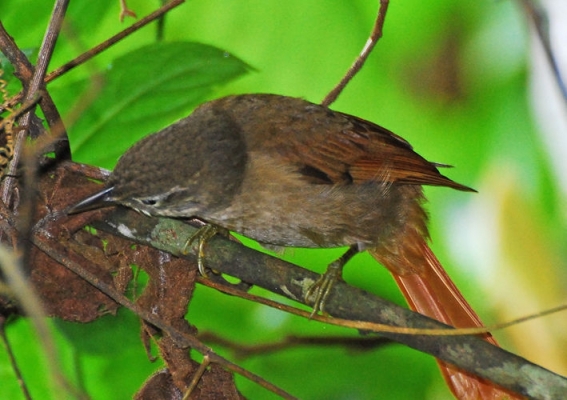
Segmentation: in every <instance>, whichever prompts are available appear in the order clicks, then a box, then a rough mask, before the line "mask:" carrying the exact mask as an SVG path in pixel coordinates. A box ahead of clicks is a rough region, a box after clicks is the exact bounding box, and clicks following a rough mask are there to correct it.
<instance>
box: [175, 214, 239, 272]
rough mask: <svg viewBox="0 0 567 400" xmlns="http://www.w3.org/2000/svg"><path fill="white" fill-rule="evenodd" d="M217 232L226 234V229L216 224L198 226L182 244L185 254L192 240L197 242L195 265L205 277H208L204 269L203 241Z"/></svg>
mask: <svg viewBox="0 0 567 400" xmlns="http://www.w3.org/2000/svg"><path fill="white" fill-rule="evenodd" d="M217 233H221V234H223V235H227V236H228V231H227V230H226V229H224V228H221V227H220V226H217V225H212V224H207V225H205V226H202V227H201V228H199V230H198V231H197V232H195V233H194V234H193V235H192V236H191V237H190V238H189V240H187V242H186V243H185V246H183V250H182V253H183V254H187V248H188V247H189V246H191V245H192V244H193V243H194V242H197V267H199V272H200V273H201V275H202V276H204V277H205V278H208V274H207V271H206V270H205V262H204V260H205V243H206V242H207V241H208V240H209V239H210V238H212V237H213V236H215V235H216V234H217Z"/></svg>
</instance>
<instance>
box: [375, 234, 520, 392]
mask: <svg viewBox="0 0 567 400" xmlns="http://www.w3.org/2000/svg"><path fill="white" fill-rule="evenodd" d="M414 239H416V238H414ZM413 243H414V245H413V246H412V247H413V250H414V251H413V253H414V254H415V253H417V252H419V253H420V254H421V257H420V258H421V260H416V259H415V257H413V259H412V260H411V262H412V264H414V265H408V266H405V267H404V266H400V265H399V264H398V265H388V264H389V263H390V262H391V258H389V257H383V256H381V255H380V254H378V251H372V250H370V251H369V252H370V254H371V255H372V256H373V257H374V258H376V259H377V260H378V261H379V262H380V263H381V264H383V265H385V266H386V267H387V268H388V269H389V270H390V271H391V272H392V275H393V276H394V279H395V280H396V283H397V284H398V286H399V287H400V290H401V291H402V293H403V295H404V297H405V298H406V300H407V302H408V304H409V306H410V308H411V309H412V310H414V311H417V312H419V313H421V314H424V315H426V316H428V317H431V318H435V319H436V320H438V321H441V322H443V323H445V324H448V325H452V326H454V327H456V328H472V327H482V326H483V324H482V322H481V320H480V318H479V317H478V315H477V314H476V313H475V312H474V311H473V309H472V308H471V306H470V305H469V304H468V303H467V301H466V300H465V299H464V297H463V295H462V294H461V292H460V291H459V290H458V289H457V287H456V286H455V284H454V283H453V282H452V281H451V279H450V278H449V276H448V275H447V273H446V272H445V270H444V269H443V267H442V266H441V263H440V262H439V260H437V257H435V255H434V254H433V252H432V251H431V249H430V248H429V246H428V245H427V243H426V242H425V240H424V239H422V238H421V237H420V238H419V239H417V240H415V241H413ZM403 259H404V260H406V261H408V262H409V261H410V260H408V259H407V258H403ZM399 260H400V259H398V261H399ZM416 262H419V264H421V265H418V266H416V265H415V263H416ZM484 339H485V340H486V341H487V342H490V343H492V344H494V345H498V343H497V342H496V340H495V339H494V338H493V337H492V335H490V334H488V333H487V334H486V335H485V336H484ZM437 362H438V364H439V368H440V369H441V373H442V375H443V377H444V379H445V381H446V382H447V385H448V387H449V389H450V390H451V391H452V392H453V394H454V395H455V396H456V397H457V398H458V399H461V400H462V399H466V400H469V399H470V400H473V399H475V400H476V399H490V400H496V399H518V398H520V397H518V396H517V395H515V394H513V393H511V392H508V391H506V390H504V389H500V388H498V387H496V386H494V385H493V384H492V383H491V382H489V381H487V380H485V379H482V378H478V377H476V376H474V375H471V374H469V373H468V372H466V371H463V370H461V369H459V368H457V367H454V366H452V365H449V364H446V363H445V362H443V361H441V360H437Z"/></svg>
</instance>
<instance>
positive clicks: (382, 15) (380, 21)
mask: <svg viewBox="0 0 567 400" xmlns="http://www.w3.org/2000/svg"><path fill="white" fill-rule="evenodd" d="M388 3H389V0H380V8H379V9H378V15H377V16H376V21H375V22H374V27H373V28H372V32H371V33H370V37H369V38H368V40H367V41H366V44H365V45H364V48H363V49H362V51H361V52H360V54H359V55H358V57H357V58H356V60H355V61H354V63H353V64H352V65H351V66H350V68H349V69H348V71H347V72H346V74H345V75H344V76H343V78H342V79H341V81H340V82H339V83H338V84H337V86H335V87H334V88H333V90H331V91H330V92H329V94H328V95H327V96H325V98H324V99H323V101H322V102H321V105H323V106H325V107H329V106H330V105H331V104H332V103H334V102H335V100H336V99H337V97H339V95H340V94H341V92H342V91H343V89H344V88H345V87H346V85H347V84H348V83H349V82H350V80H351V79H352V78H354V76H355V75H356V74H357V73H358V71H360V69H361V68H362V66H363V65H364V63H365V62H366V60H367V59H368V56H369V55H370V53H371V52H372V49H374V46H375V45H376V43H377V42H378V40H379V39H380V38H381V37H382V28H383V27H384V20H385V19H386V11H387V10H388Z"/></svg>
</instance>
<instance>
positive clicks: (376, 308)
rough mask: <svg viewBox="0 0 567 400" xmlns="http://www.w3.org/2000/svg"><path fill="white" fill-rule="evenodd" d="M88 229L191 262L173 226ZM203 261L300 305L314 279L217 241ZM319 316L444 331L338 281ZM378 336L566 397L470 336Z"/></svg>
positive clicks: (141, 220) (160, 222) (540, 394)
mask: <svg viewBox="0 0 567 400" xmlns="http://www.w3.org/2000/svg"><path fill="white" fill-rule="evenodd" d="M93 226H94V227H95V228H97V229H101V230H105V231H108V232H110V233H113V234H116V235H119V236H122V237H125V238H127V239H130V240H133V241H135V242H138V243H142V244H146V245H149V246H152V247H154V248H157V249H160V250H163V251H166V252H169V253H171V254H173V255H175V256H177V257H183V258H188V259H191V260H193V261H195V255H194V254H187V255H184V254H182V252H181V250H180V249H183V248H184V247H185V243H186V242H187V240H188V238H189V237H191V236H192V235H193V234H194V233H195V232H196V230H197V228H195V227H192V226H190V225H188V224H186V223H183V222H181V221H179V220H173V219H166V218H149V217H146V216H143V215H141V214H138V213H136V212H134V211H131V210H126V209H123V208H118V209H116V210H115V211H113V212H112V213H110V214H108V215H107V216H106V218H105V219H104V221H97V222H96V223H93ZM206 254H207V256H206V264H207V266H208V267H209V268H211V269H213V270H215V271H219V272H221V273H226V274H228V275H231V276H234V277H236V278H239V279H241V280H243V281H244V282H247V283H250V284H253V285H256V286H260V287H263V288H265V289H267V290H270V291H272V292H274V293H277V294H280V295H282V296H285V297H288V298H290V299H293V300H296V301H300V302H302V301H303V300H302V299H303V295H304V293H305V291H306V289H307V288H308V287H309V286H310V285H311V284H312V283H313V282H314V281H315V280H316V279H317V277H318V275H317V274H315V273H314V272H311V271H308V270H305V269H303V268H300V267H297V266H295V265H293V264H289V263H286V262H284V261H282V260H280V259H277V258H275V257H271V256H269V255H265V254H262V253H259V252H257V251H254V250H252V249H249V248H247V247H245V246H243V245H240V244H238V243H235V242H232V241H230V240H227V239H225V238H222V237H219V236H216V237H214V238H212V239H211V240H210V241H208V242H207V247H206ZM325 309H326V311H327V312H329V313H330V314H331V315H333V316H335V317H338V318H344V319H351V320H365V321H371V322H375V323H380V324H387V325H393V326H401V327H411V328H422V329H432V328H433V329H435V328H437V329H439V328H441V329H452V328H451V327H449V326H447V325H444V324H442V323H440V322H437V321H435V320H433V319H430V318H428V317H425V316H423V315H421V314H418V313H414V312H412V311H410V310H408V309H405V308H402V307H400V306H398V305H396V304H393V303H390V302H388V301H386V300H383V299H381V298H379V297H377V296H374V295H372V294H370V293H367V292H365V291H363V290H360V289H358V288H355V287H351V286H349V285H347V284H346V283H343V282H339V283H337V284H336V285H335V286H334V287H333V290H332V292H331V294H330V295H329V298H328V300H327V303H326V304H325ZM380 334H381V335H382V336H384V337H386V338H389V339H392V340H394V341H396V342H399V343H402V344H405V345H407V346H409V347H411V348H413V349H416V350H419V351H422V352H425V353H428V354H430V355H432V356H434V357H437V358H439V359H441V360H443V361H445V362H448V363H450V364H453V365H455V366H457V367H459V368H462V369H464V370H466V371H468V372H470V373H472V374H474V375H477V376H480V377H482V378H485V379H488V380H490V381H492V382H494V383H495V384H497V385H499V386H502V387H504V388H506V389H509V390H512V391H514V392H517V393H519V394H521V395H525V396H528V397H530V398H534V399H564V398H567V379H566V378H564V377H562V376H560V375H557V374H555V373H553V372H551V371H549V370H547V369H544V368H542V367H540V366H538V365H535V364H533V363H531V362H529V361H527V360H525V359H524V358H522V357H519V356H517V355H514V354H512V353H509V352H507V351H505V350H503V349H501V348H499V347H496V346H493V345H491V344H489V343H487V342H485V341H484V340H481V339H480V338H478V337H474V336H428V335H404V334H398V333H391V332H381V333H380Z"/></svg>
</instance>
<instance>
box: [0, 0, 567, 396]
mask: <svg viewBox="0 0 567 400" xmlns="http://www.w3.org/2000/svg"><path fill="white" fill-rule="evenodd" d="M2 3H3V5H2V11H1V13H0V18H1V20H2V23H3V24H4V26H5V27H6V29H7V30H8V32H9V33H10V34H11V35H12V36H13V37H14V39H15V40H16V42H17V43H18V45H19V46H20V47H22V48H25V49H30V50H31V51H32V53H33V50H34V49H35V53H34V54H37V47H38V46H39V44H40V43H41V38H42V36H43V31H44V29H45V26H46V23H47V20H48V17H49V14H50V11H51V8H52V4H51V2H46V1H40V0H3V1H2ZM128 5H129V7H130V8H131V9H132V10H134V11H135V12H136V13H137V14H138V16H139V17H142V16H144V15H146V14H148V13H149V12H151V11H153V10H154V9H155V8H157V7H158V2H157V1H142V0H137V1H133V0H130V1H129V2H128ZM376 10H377V2H376V1H370V0H311V1H305V0H288V1H277V0H192V1H188V2H187V3H185V4H184V5H182V6H181V7H178V8H177V9H175V10H174V11H173V12H171V13H170V14H168V15H167V17H166V20H165V31H164V41H165V42H187V41H191V42H199V43H203V44H208V45H212V46H215V47H217V48H219V49H221V50H222V51H220V52H219V53H216V52H214V51H213V52H212V53H208V50H207V51H204V52H203V51H201V50H198V51H196V52H191V51H190V50H187V52H185V50H183V54H180V53H182V51H180V50H179V49H180V48H181V47H176V46H173V47H167V46H165V47H155V46H150V47H143V46H146V45H152V44H154V43H155V41H156V28H155V24H154V25H151V26H149V27H146V28H145V29H143V30H142V31H140V32H138V33H135V34H134V35H132V36H131V37H129V38H127V39H126V40H124V41H122V42H120V43H119V44H118V45H116V46H114V47H112V48H111V49H110V50H108V51H106V52H105V53H104V54H102V55H100V56H98V57H97V58H95V59H94V60H93V61H91V62H89V63H88V64H87V65H86V66H81V67H79V68H77V69H76V70H73V71H72V72H70V73H68V74H66V75H65V76H63V77H61V78H60V79H58V80H57V81H55V82H54V83H52V84H50V90H51V92H52V94H53V96H54V98H55V100H56V104H57V105H58V106H59V107H60V111H61V112H62V114H63V115H64V116H65V117H66V118H67V122H68V130H69V136H70V140H71V146H72V149H73V154H74V159H75V160H76V161H79V162H84V163H90V164H96V165H100V166H103V167H106V168H112V167H113V165H114V163H115V162H116V160H117V158H118V157H119V155H120V154H121V153H123V152H124V151H125V150H126V149H127V148H128V147H129V146H130V145H131V144H133V143H134V142H135V141H136V140H138V139H139V138H140V137H142V136H144V135H146V134H148V133H151V132H153V131H156V130H157V129H159V128H161V127H164V126H166V125H168V124H170V123H171V122H173V121H175V120H176V119H178V118H180V117H182V116H185V115H187V114H188V113H189V112H190V110H191V109H192V108H193V107H194V106H195V105H196V104H198V103H200V102H202V101H204V100H206V99H212V98H216V97H220V96H223V95H227V94H236V93H251V92H268V93H277V94H282V95H289V96H299V97H304V98H306V99H307V100H310V101H313V102H320V101H321V100H322V99H323V97H324V96H325V95H326V94H327V92H328V91H329V90H330V89H331V88H332V87H333V86H334V85H335V84H336V83H337V82H338V80H339V79H340V77H341V76H342V74H343V73H344V72H345V71H346V69H347V68H348V66H350V64H351V63H352V61H353V60H354V58H355V56H356V55H357V54H358V53H359V51H360V50H361V48H362V46H363V44H364V43H365V41H366V38H367V36H368V34H369V32H370V29H371V26H372V24H373V20H374V18H375V14H376ZM118 14H119V2H118V1H107V2H92V1H87V0H72V1H71V3H70V6H69V11H68V26H67V28H66V29H65V34H64V35H63V36H62V37H61V38H60V40H59V42H58V44H57V47H56V50H55V55H54V58H53V61H52V63H51V65H50V70H51V69H54V68H55V67H58V66H59V65H61V64H63V63H64V62H66V61H68V60H70V59H71V58H74V57H75V56H76V55H78V54H80V53H81V52H83V51H85V50H87V49H89V48H90V47H92V46H94V45H96V44H98V43H99V42H102V41H103V40H104V39H106V38H108V37H109V36H111V35H112V34H114V33H116V32H118V31H120V30H121V29H123V28H124V27H126V26H128V25H130V24H131V23H132V22H133V20H132V19H127V20H126V21H125V22H124V23H120V22H119V20H118ZM530 43H531V41H530V36H529V24H528V23H527V20H526V18H525V16H524V15H523V14H522V10H521V9H520V7H519V4H516V2H512V1H500V2H494V1H489V0H481V1H478V0H477V1H473V0H464V1H460V2H454V1H450V0H434V1H427V2H424V1H419V0H399V1H392V4H390V7H389V10H388V15H387V18H386V24H385V29H384V38H383V39H382V40H381V41H380V42H379V44H378V45H377V47H376V49H375V51H374V53H373V54H372V55H371V57H370V59H369V60H368V63H367V64H366V66H365V67H364V69H363V70H362V72H361V73H360V74H359V75H358V76H356V78H355V79H354V80H353V81H352V83H351V84H350V85H349V86H348V88H347V89H346V90H345V92H344V93H343V94H342V95H341V97H340V98H339V100H338V101H337V102H336V103H335V104H333V105H332V108H333V109H336V110H340V111H342V112H346V113H350V114H354V115H356V116H359V117H362V118H365V119H368V120H371V121H373V122H376V123H378V124H380V125H383V126H385V127H386V128H388V129H390V130H392V131H394V132H396V133H397V134H399V135H401V136H403V137H404V138H406V139H408V140H409V141H410V142H411V143H412V144H413V146H414V147H415V149H416V150H417V151H418V152H419V153H420V154H422V155H423V156H424V157H426V158H427V159H429V160H433V161H437V162H441V163H446V164H451V165H454V166H455V167H456V168H454V169H452V170H448V171H445V173H446V174H447V175H448V176H450V177H451V178H453V179H455V180H456V181H458V182H461V183H464V184H466V185H470V186H472V187H475V188H476V189H478V190H479V193H478V194H469V193H461V192H456V191H451V190H448V189H443V188H427V189H426V194H427V196H428V199H429V201H430V203H429V206H428V209H429V211H430V215H431V224H430V226H431V232H432V240H433V249H434V251H435V252H436V254H437V255H438V256H439V257H440V259H441V260H442V262H443V263H444V265H446V268H447V270H448V271H449V273H450V275H451V276H453V277H454V280H455V282H456V283H457V286H458V287H459V288H460V289H461V290H462V292H463V293H464V294H465V297H467V298H468V299H469V300H470V302H471V304H472V305H473V306H474V307H475V308H476V309H477V311H478V312H479V314H480V315H481V316H482V317H483V319H484V321H485V322H486V323H495V322H502V321H507V320H509V319H512V318H515V317H520V316H523V315H526V314H528V313H532V312H537V311H541V310H543V309H545V308H548V307H551V306H554V305H557V304H560V303H561V302H562V301H564V299H565V292H566V290H565V286H566V285H565V283H566V276H565V272H564V271H565V261H564V260H565V243H566V234H565V232H566V230H565V227H566V226H565V225H566V224H565V221H566V219H565V216H566V207H565V188H564V187H563V188H562V187H561V186H560V184H559V182H560V179H561V176H562V174H564V173H565V171H560V170H557V169H554V167H553V165H554V164H552V162H551V161H550V159H549V156H548V152H547V148H546V145H545V140H544V139H543V137H544V136H543V135H544V134H545V132H543V131H542V129H540V128H539V127H538V125H537V123H536V122H534V121H535V118H534V112H533V111H532V107H531V104H532V103H534V102H537V99H536V98H534V97H533V96H532V95H531V92H530V90H529V89H528V88H529V82H530V72H529V71H530V69H529V65H530V62H531V61H530V59H531V57H532V53H531V52H530ZM184 49H185V48H184ZM132 52H134V53H132ZM223 52H226V54H224V53H223ZM165 54H167V57H170V58H166V57H165V56H164V55H165ZM219 54H220V55H222V56H223V57H224V56H226V57H224V58H226V59H227V60H228V61H227V62H228V64H226V63H224V61H223V60H222V59H219ZM228 55H230V56H228ZM207 56H211V57H213V58H214V57H216V59H217V61H218V64H217V63H216V61H215V63H213V64H211V65H214V68H213V67H210V66H209V67H207V64H206V63H205V68H204V71H205V73H204V75H202V76H201V75H199V74H198V73H195V74H196V75H198V76H199V77H200V78H199V79H201V80H199V81H198V82H197V83H196V84H195V83H194V82H192V81H191V78H188V79H187V81H185V80H184V79H185V78H187V76H188V75H187V74H191V73H192V72H191V69H190V68H187V69H185V67H188V65H189V64H191V63H193V62H194V61H195V60H197V59H199V57H207ZM221 58H222V57H221ZM238 59H240V60H242V61H243V62H244V63H245V64H246V65H247V66H246V65H245V64H243V63H240V62H239V61H238ZM180 60H181V61H180ZM176 62H177V64H176V65H178V66H179V68H177V69H175V68H173V69H172V68H171V65H170V64H171V63H176ZM196 64H198V63H196ZM197 67H198V66H197ZM94 73H100V74H103V76H104V82H105V85H103V86H97V85H96V84H95V85H93V83H92V82H93V81H92V79H91V76H92V74H94ZM176 74H179V75H176ZM241 74H243V75H241ZM181 81H182V82H183V83H182V84H181V83H179V82H181ZM531 82H532V86H533V85H538V82H537V80H535V79H534V80H532V81H531ZM176 83H179V84H176ZM9 89H10V90H11V91H15V90H17V84H16V83H15V82H14V81H12V82H11V83H10V86H9ZM83 90H84V91H83ZM91 97H92V98H94V99H95V100H94V101H91V100H90V98H91ZM544 101H546V102H553V101H555V100H553V97H551V96H549V97H546V98H545V99H544ZM79 106H80V107H81V108H78V107H79ZM78 110H79V111H78ZM563 110H564V108H563ZM563 134H565V132H563ZM555 168H556V167H555ZM337 254H338V253H337V251H334V250H333V251H328V250H301V249H291V250H288V251H287V252H286V253H285V254H284V257H285V258H286V259H289V260H291V261H292V262H295V263H297V264H300V265H305V266H309V267H313V268H314V269H317V270H318V271H322V270H324V268H325V266H326V265H327V263H328V262H330V261H331V260H333V259H334V258H335V257H336V256H337ZM345 279H346V280H347V281H348V282H350V283H352V284H353V285H356V286H359V287H361V288H364V289H366V290H369V291H372V292H374V293H377V294H379V295H380V296H383V297H386V298H389V299H392V300H394V301H396V302H399V303H400V304H403V298H402V297H401V295H400V294H399V293H398V291H397V288H396V287H395V285H394V283H393V282H392V280H391V278H390V277H389V275H388V273H387V272H386V271H385V270H384V269H383V268H382V267H379V266H377V265H376V263H375V262H374V261H372V260H371V259H370V258H369V257H367V256H366V255H360V256H357V257H356V258H355V259H354V260H353V261H352V262H351V263H350V265H349V266H347V268H346V271H345ZM188 319H189V321H190V322H191V323H192V324H193V325H195V326H197V327H198V329H199V330H201V331H204V330H212V331H214V332H216V333H217V334H221V335H223V336H225V337H226V338H228V339H232V340H235V341H241V342H243V343H247V344H257V343H264V342H267V341H276V340H279V339H282V338H284V337H285V336H287V335H290V334H303V335H331V334H348V335H353V336H355V335H356V332H352V331H350V332H348V331H345V330H342V329H338V328H335V327H329V326H324V325H321V324H318V323H316V322H308V321H304V320H300V319H297V318H295V317H292V316H289V315H286V314H282V313H280V312H278V311H274V310H271V309H267V308H265V307H261V306H257V305H254V304H250V303H248V302H245V301H243V300H239V299H235V298H232V297H228V296H224V295H221V294H219V293H216V292H213V291H212V290H209V289H207V288H203V287H199V288H198V289H197V291H196V295H195V298H194V300H193V302H192V303H191V306H190V310H189V314H188ZM564 320H565V318H564V317H563V318H562V317H561V315H559V316H553V317H547V318H545V319H542V320H539V321H536V322H531V323H528V324H523V325H520V326H518V327H515V328H511V329H508V330H506V331H503V332H497V333H496V337H497V338H498V339H499V340H500V341H501V343H502V344H503V345H504V347H506V348H507V349H510V350H511V351H514V352H516V353H519V354H520V355H523V356H524V357H526V358H528V359H530V360H531V361H534V362H536V363H539V364H541V365H543V366H546V367H547V368H550V369H552V370H554V371H555V372H558V373H561V374H567V363H566V361H565V360H567V357H566V356H567V354H565V352H566V350H565V349H567V346H566V343H565V340H566V339H565V334H564V332H565V331H566V328H567V327H566V326H565V321H564ZM138 329H139V328H138V321H137V319H136V318H135V317H133V316H132V315H130V314H129V313H128V312H125V311H122V312H120V313H119V316H118V317H105V318H103V319H101V320H99V321H97V322H95V323H93V324H90V326H82V325H77V324H71V323H62V322H56V323H55V324H54V331H55V335H56V337H57V339H58V343H59V345H60V354H61V357H62V359H63V361H64V364H65V368H66V372H67V375H68V376H69V377H70V379H71V380H72V381H73V382H76V383H77V385H79V386H81V387H83V388H85V390H86V391H87V392H88V393H89V395H91V396H92V398H93V399H126V398H130V397H131V396H132V395H133V394H134V393H135V392H136V390H137V389H138V388H139V387H140V385H141V384H142V382H143V381H144V379H145V378H146V377H148V376H149V374H150V373H151V372H152V371H156V370H157V369H158V368H159V367H160V363H159V362H157V363H153V364H152V363H150V362H149V361H148V360H147V358H146V355H145V352H144V349H143V347H142V345H141V343H140V341H139V339H138ZM7 334H8V337H9V339H10V341H11V343H12V345H13V346H14V349H15V353H16V357H17V358H18V360H19V362H20V364H21V368H22V370H23V374H24V377H25V379H26V381H27V383H28V385H29V386H30V390H31V392H32V396H34V397H36V398H43V399H49V398H57V395H55V394H53V393H54V392H53V385H52V384H51V383H50V382H49V378H48V376H47V373H46V371H45V368H44V367H43V364H42V363H41V362H40V360H41V358H42V351H41V349H39V348H38V346H37V345H36V340H35V338H34V334H33V332H31V330H30V327H29V325H28V324H27V322H26V321H25V320H22V319H20V320H16V321H14V322H12V323H11V324H10V325H9V326H8V327H7ZM215 349H216V350H218V352H219V353H221V354H224V355H227V357H229V358H230V357H231V356H230V353H227V352H226V351H225V350H224V349H223V348H222V347H220V348H215ZM241 365H243V366H244V367H245V368H248V369H249V370H251V371H253V372H255V373H257V374H259V375H261V376H262V377H264V378H266V379H268V380H269V381H271V382H273V383H275V384H276V385H278V386H280V387H282V388H284V389H285V390H287V391H289V392H290V393H292V394H293V395H295V396H297V397H299V398H302V399H374V398H380V399H445V398H451V396H450V394H449V393H448V391H447V389H446V388H445V386H444V383H443V382H442V380H441V378H440V376H439V374H438V373H437V369H436V368H437V367H436V364H435V361H434V360H433V359H432V358H431V357H429V356H426V355H423V354H420V353H417V352H415V351H413V350H409V349H405V348H403V347H402V346H391V347H388V348H387V349H383V350H377V351H373V352H369V353H353V352H349V351H346V350H344V349H323V348H297V349H293V350H288V351H285V352H282V353H279V354H270V355H266V356H259V357H255V358H252V359H250V360H244V361H242V362H241ZM0 382H2V384H1V385H0V398H6V399H18V398H21V394H20V392H19V389H18V386H17V382H16V379H15V377H14V375H13V372H12V371H11V368H10V366H9V364H8V361H7V357H6V354H5V352H0ZM238 387H239V389H240V390H241V391H242V393H243V394H244V395H245V396H247V397H249V398H253V399H260V398H261V399H264V398H274V396H273V395H271V394H270V393H268V392H266V391H265V390H263V389H262V388H259V387H258V386H256V385H255V384H253V383H251V382H248V381H245V380H243V379H240V378H238Z"/></svg>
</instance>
